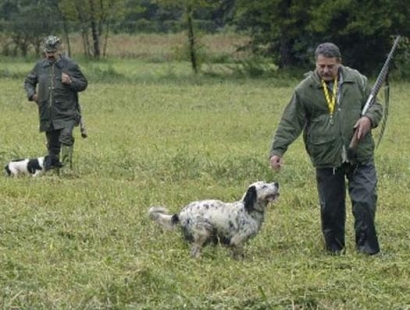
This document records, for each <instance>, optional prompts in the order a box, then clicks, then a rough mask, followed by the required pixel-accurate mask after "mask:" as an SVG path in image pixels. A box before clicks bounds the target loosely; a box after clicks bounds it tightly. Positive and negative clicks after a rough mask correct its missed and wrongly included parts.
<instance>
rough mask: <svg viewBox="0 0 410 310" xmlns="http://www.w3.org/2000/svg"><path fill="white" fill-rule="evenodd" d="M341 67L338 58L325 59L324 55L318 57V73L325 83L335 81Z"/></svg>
mask: <svg viewBox="0 0 410 310" xmlns="http://www.w3.org/2000/svg"><path fill="white" fill-rule="evenodd" d="M339 67H340V59H339V58H337V57H332V58H329V57H325V56H323V55H318V56H317V57H316V71H317V73H318V74H319V76H320V77H321V78H322V79H323V80H324V81H325V82H330V81H333V80H334V79H335V78H336V76H337V73H338V71H339Z"/></svg>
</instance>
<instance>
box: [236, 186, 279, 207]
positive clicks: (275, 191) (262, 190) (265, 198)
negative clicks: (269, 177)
mask: <svg viewBox="0 0 410 310" xmlns="http://www.w3.org/2000/svg"><path fill="white" fill-rule="evenodd" d="M278 197H279V183H277V182H272V183H266V182H263V181H258V182H255V183H252V184H251V185H249V187H248V190H247V191H246V193H245V195H244V196H243V198H242V200H243V202H244V205H245V210H246V211H248V212H251V211H254V210H256V211H259V212H261V211H263V209H264V208H265V207H266V206H267V204H268V203H270V202H273V201H274V200H276V199H277V198H278Z"/></svg>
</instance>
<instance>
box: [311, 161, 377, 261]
mask: <svg viewBox="0 0 410 310" xmlns="http://www.w3.org/2000/svg"><path fill="white" fill-rule="evenodd" d="M346 179H347V185H348V191H349V195H350V199H351V202H352V213H353V216H354V230H355V242H356V249H357V250H358V251H359V252H361V253H365V254H376V253H378V252H379V251H380V248H379V242H378V239H377V233H376V228H375V224H374V219H375V214H376V204H377V189H376V187H377V174H376V168H375V166H374V163H373V162H368V163H365V164H355V165H350V164H344V165H342V166H341V167H339V168H336V169H333V168H324V169H316V181H317V187H318V192H319V200H320V211H321V222H322V232H323V236H324V238H325V243H326V249H327V250H328V251H330V252H334V253H338V252H341V251H342V250H343V249H344V247H345V223H346Z"/></svg>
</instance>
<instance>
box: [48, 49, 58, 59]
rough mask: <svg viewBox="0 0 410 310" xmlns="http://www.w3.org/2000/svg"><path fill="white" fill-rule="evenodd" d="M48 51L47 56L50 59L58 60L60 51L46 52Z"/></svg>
mask: <svg viewBox="0 0 410 310" xmlns="http://www.w3.org/2000/svg"><path fill="white" fill-rule="evenodd" d="M45 53H46V58H47V59H48V60H56V59H57V55H58V52H57V51H54V52H47V51H46V52H45Z"/></svg>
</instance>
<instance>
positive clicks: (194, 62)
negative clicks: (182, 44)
mask: <svg viewBox="0 0 410 310" xmlns="http://www.w3.org/2000/svg"><path fill="white" fill-rule="evenodd" d="M187 24H188V44H189V45H188V46H189V56H190V59H191V65H192V69H193V70H194V72H195V74H197V73H198V62H197V57H196V50H195V48H196V46H195V33H194V25H193V21H192V8H191V7H188V8H187Z"/></svg>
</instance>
